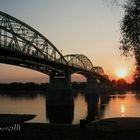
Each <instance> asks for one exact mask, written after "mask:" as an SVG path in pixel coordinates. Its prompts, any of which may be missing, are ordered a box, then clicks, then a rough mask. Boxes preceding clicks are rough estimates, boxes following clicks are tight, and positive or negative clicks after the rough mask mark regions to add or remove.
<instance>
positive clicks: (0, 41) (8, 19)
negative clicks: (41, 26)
mask: <svg viewBox="0 0 140 140" xmlns="http://www.w3.org/2000/svg"><path fill="white" fill-rule="evenodd" d="M0 45H1V47H5V46H6V47H7V48H8V49H11V50H15V51H19V52H21V53H23V54H28V55H31V56H35V57H40V58H44V59H47V60H50V61H55V62H57V61H59V63H63V64H66V63H67V62H66V61H65V59H64V57H63V55H62V54H61V53H60V52H59V51H58V49H57V48H56V47H55V46H54V45H53V44H52V43H51V42H50V41H49V40H48V39H47V38H45V37H44V36H43V35H42V34H41V33H39V32H38V31H36V30H35V29H33V28H32V27H30V26H29V25H27V24H25V23H24V22H22V21H20V20H18V19H16V18H14V17H12V16H10V15H8V14H6V13H3V12H1V11H0Z"/></svg>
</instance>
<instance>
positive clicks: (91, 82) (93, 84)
mask: <svg viewBox="0 0 140 140" xmlns="http://www.w3.org/2000/svg"><path fill="white" fill-rule="evenodd" d="M85 93H86V94H99V88H98V81H97V79H93V78H87V86H86V88H85Z"/></svg>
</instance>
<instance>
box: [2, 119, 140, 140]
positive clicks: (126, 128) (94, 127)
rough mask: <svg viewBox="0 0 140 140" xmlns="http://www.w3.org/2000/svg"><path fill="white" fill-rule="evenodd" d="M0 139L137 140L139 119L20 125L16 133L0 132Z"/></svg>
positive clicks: (139, 131) (139, 130)
mask: <svg viewBox="0 0 140 140" xmlns="http://www.w3.org/2000/svg"><path fill="white" fill-rule="evenodd" d="M0 133H1V135H0V138H1V139H21V140H22V139H23V140H24V139H26V140H28V139H34V140H38V139H40V140H122V139H126V140H132V139H133V140H135V139H136V140H139V139H140V118H130V117H129V118H112V119H104V120H101V121H97V122H91V123H88V124H87V125H86V126H85V127H80V125H59V124H45V123H24V124H20V130H18V131H9V132H8V131H0Z"/></svg>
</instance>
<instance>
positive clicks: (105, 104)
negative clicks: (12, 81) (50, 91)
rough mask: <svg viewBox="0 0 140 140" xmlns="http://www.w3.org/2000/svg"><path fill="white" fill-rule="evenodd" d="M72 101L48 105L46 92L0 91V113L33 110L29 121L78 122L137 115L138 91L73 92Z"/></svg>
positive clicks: (139, 110) (139, 108) (29, 112)
mask: <svg viewBox="0 0 140 140" xmlns="http://www.w3.org/2000/svg"><path fill="white" fill-rule="evenodd" d="M73 103H74V104H73V105H69V106H68V105H66V106H65V105H57V106H49V105H48V104H47V97H46V96H45V94H39V93H37V94H33V93H32V94H30V93H26V94H23V93H20V92H18V93H16V94H12V93H11V94H10V93H8V94H2V95H0V114H35V115H37V116H36V117H35V118H34V119H32V120H30V121H29V122H41V123H55V122H56V123H72V124H77V123H79V121H80V119H88V120H89V121H93V120H98V119H103V118H112V117H140V94H139V93H135V92H132V91H127V92H115V93H113V94H111V95H100V96H95V95H88V96H87V95H86V96H85V94H84V93H81V92H77V93H75V94H74V98H73Z"/></svg>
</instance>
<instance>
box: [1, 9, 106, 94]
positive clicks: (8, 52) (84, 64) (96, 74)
mask: <svg viewBox="0 0 140 140" xmlns="http://www.w3.org/2000/svg"><path fill="white" fill-rule="evenodd" d="M0 63H5V64H11V65H17V66H21V67H26V68H29V69H33V70H36V71H39V72H42V73H45V74H47V75H49V77H50V90H57V92H58V90H62V89H63V90H67V89H70V88H71V75H72V74H73V73H78V74H81V75H83V76H85V77H86V78H87V89H89V90H90V91H93V90H96V89H97V88H98V86H99V85H100V88H101V87H102V86H103V85H104V86H105V85H107V83H109V79H108V76H107V75H105V73H104V71H103V68H102V67H100V66H94V65H93V64H92V62H91V61H90V59H89V58H88V57H86V56H85V55H82V54H70V55H65V56H64V55H63V54H62V53H61V52H60V51H59V50H58V49H57V48H56V47H55V46H54V45H53V44H52V43H51V42H50V41H49V40H48V39H47V38H46V37H45V36H43V35H42V34H41V33H40V32H38V31H37V30H35V29H34V28H32V27H31V26H29V25H28V24H26V23H24V22H22V21H20V20H19V19H17V18H15V17H13V16H11V15H9V14H6V13H4V12H2V11H0Z"/></svg>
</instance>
